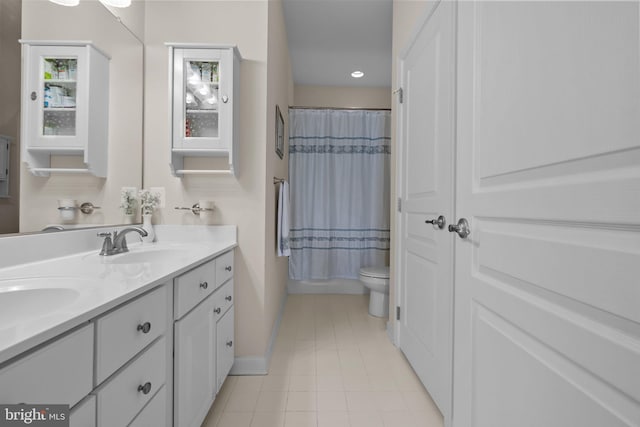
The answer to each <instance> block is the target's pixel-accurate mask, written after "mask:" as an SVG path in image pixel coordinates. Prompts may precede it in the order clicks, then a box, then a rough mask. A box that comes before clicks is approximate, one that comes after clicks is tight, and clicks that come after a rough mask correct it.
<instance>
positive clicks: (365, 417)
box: [349, 411, 405, 427]
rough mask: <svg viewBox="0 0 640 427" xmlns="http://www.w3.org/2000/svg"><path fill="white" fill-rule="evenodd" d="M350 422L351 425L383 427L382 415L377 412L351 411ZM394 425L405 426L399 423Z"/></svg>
mask: <svg viewBox="0 0 640 427" xmlns="http://www.w3.org/2000/svg"><path fill="white" fill-rule="evenodd" d="M349 424H350V425H351V427H383V426H384V425H383V422H382V417H381V416H380V414H378V413H377V412H371V411H369V412H352V411H349ZM394 427H405V426H403V425H402V424H397V425H395V426H394Z"/></svg>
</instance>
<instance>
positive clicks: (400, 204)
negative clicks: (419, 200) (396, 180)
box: [398, 197, 402, 212]
mask: <svg viewBox="0 0 640 427" xmlns="http://www.w3.org/2000/svg"><path fill="white" fill-rule="evenodd" d="M398 212H402V198H401V197H398Z"/></svg>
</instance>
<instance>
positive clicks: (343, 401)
mask: <svg viewBox="0 0 640 427" xmlns="http://www.w3.org/2000/svg"><path fill="white" fill-rule="evenodd" d="M367 310H368V296H367V295H290V296H289V299H288V301H287V304H286V306H285V311H284V316H283V319H282V322H281V325H280V330H279V332H278V336H277V338H276V341H275V345H274V351H273V353H272V358H271V362H270V367H269V375H266V376H238V377H228V379H227V381H226V382H225V385H224V386H223V388H222V390H221V392H220V393H219V395H218V397H217V398H216V401H215V403H214V405H213V406H212V408H211V410H210V411H209V414H208V415H207V418H206V420H205V424H203V427H347V426H348V427H414V426H415V427H417V426H420V427H442V426H443V420H442V415H441V414H440V413H439V411H438V410H437V408H436V406H435V404H434V403H433V401H432V400H431V398H430V396H429V395H428V393H427V392H426V391H425V389H424V387H423V386H422V384H421V383H420V381H419V380H418V378H417V376H416V375H415V373H414V372H413V370H412V369H411V366H410V365H409V363H408V362H407V360H406V359H405V358H404V356H403V355H402V353H401V352H400V351H399V350H398V349H397V348H395V347H394V346H393V344H391V342H390V341H389V339H388V337H387V335H386V322H385V319H378V318H374V317H372V316H369V315H368V313H367Z"/></svg>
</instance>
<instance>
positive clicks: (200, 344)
mask: <svg viewBox="0 0 640 427" xmlns="http://www.w3.org/2000/svg"><path fill="white" fill-rule="evenodd" d="M232 270H233V251H230V252H227V253H225V254H222V255H220V256H219V257H217V258H216V259H214V260H211V261H209V262H207V263H205V264H203V265H201V266H199V267H196V268H195V269H193V270H191V271H189V272H187V273H185V274H183V275H181V276H179V277H177V278H175V279H174V295H175V298H174V313H176V318H175V324H174V340H175V344H174V393H173V395H174V414H173V416H174V426H175V427H192V426H194V427H198V426H200V425H201V423H202V421H203V420H204V418H205V416H206V415H207V412H208V411H209V408H210V407H211V404H212V403H213V401H214V399H215V396H216V394H217V393H218V391H219V389H220V387H221V386H222V383H223V382H224V380H225V379H226V377H227V375H228V374H229V371H230V369H231V365H233V359H234V351H233V348H234V347H233V334H234V318H233V275H232ZM205 283H206V284H207V286H204V284H205ZM210 288H213V289H214V291H213V292H210V291H209V290H210ZM193 290H198V291H199V292H200V298H199V299H198V300H194V298H193V295H194V293H193V292H192V291H193ZM185 295H188V297H185ZM185 301H189V305H185V304H186V303H185ZM193 305H195V308H191V307H192V306H193ZM185 307H186V308H185ZM185 309H188V310H190V311H188V312H187V313H186V314H184V311H185ZM223 319H224V320H223Z"/></svg>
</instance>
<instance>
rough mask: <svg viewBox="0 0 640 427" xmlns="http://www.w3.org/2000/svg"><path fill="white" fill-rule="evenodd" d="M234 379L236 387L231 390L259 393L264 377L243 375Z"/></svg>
mask: <svg viewBox="0 0 640 427" xmlns="http://www.w3.org/2000/svg"><path fill="white" fill-rule="evenodd" d="M236 378H237V379H236V385H235V386H234V387H233V389H234V390H242V391H247V390H251V391H260V389H261V388H262V381H263V380H264V376H262V375H243V376H237V377H236Z"/></svg>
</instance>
